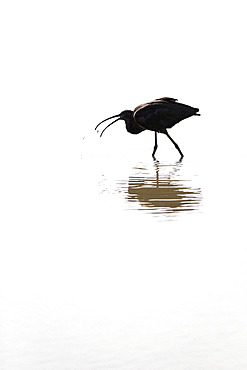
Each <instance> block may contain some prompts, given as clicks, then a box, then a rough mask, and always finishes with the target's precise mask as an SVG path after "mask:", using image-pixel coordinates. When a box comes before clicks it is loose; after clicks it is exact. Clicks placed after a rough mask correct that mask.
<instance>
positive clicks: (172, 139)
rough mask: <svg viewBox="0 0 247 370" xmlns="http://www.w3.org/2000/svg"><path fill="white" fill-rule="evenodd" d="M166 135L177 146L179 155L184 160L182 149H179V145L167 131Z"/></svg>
mask: <svg viewBox="0 0 247 370" xmlns="http://www.w3.org/2000/svg"><path fill="white" fill-rule="evenodd" d="M165 134H166V136H167V137H168V138H169V139H170V140H171V142H172V143H173V145H174V146H175V148H176V149H177V150H178V151H179V153H180V155H181V159H182V158H183V156H184V155H183V153H182V152H181V149H180V148H179V146H178V144H177V143H176V142H175V141H174V140H173V139H172V138H171V136H170V135H169V134H168V132H167V130H166V132H165Z"/></svg>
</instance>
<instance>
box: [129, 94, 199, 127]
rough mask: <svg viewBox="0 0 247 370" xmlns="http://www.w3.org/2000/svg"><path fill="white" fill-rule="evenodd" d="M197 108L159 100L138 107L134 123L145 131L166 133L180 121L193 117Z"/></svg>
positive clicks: (163, 99) (173, 100)
mask: <svg viewBox="0 0 247 370" xmlns="http://www.w3.org/2000/svg"><path fill="white" fill-rule="evenodd" d="M196 112H198V109H197V108H192V107H190V106H188V105H185V104H181V103H177V102H176V99H173V98H160V99H156V100H153V101H151V102H149V103H146V104H142V105H139V106H138V107H136V108H135V110H134V119H135V121H136V123H137V124H138V125H140V126H142V127H144V128H146V129H147V130H152V131H157V132H166V129H167V128H171V127H173V126H174V125H175V124H176V123H178V122H180V121H181V120H183V119H185V118H188V117H190V116H193V115H194V114H196Z"/></svg>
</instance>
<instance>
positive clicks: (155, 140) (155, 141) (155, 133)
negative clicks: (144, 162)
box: [152, 131, 158, 159]
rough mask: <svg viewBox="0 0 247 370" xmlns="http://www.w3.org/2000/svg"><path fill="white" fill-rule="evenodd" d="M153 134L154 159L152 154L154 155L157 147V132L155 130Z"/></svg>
mask: <svg viewBox="0 0 247 370" xmlns="http://www.w3.org/2000/svg"><path fill="white" fill-rule="evenodd" d="M154 135H155V139H154V150H153V154H152V156H153V158H154V159H155V156H154V155H155V152H156V150H157V148H158V144H157V132H156V131H155V132H154Z"/></svg>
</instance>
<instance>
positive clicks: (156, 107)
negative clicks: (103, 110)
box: [95, 97, 200, 159]
mask: <svg viewBox="0 0 247 370" xmlns="http://www.w3.org/2000/svg"><path fill="white" fill-rule="evenodd" d="M198 112H199V109H198V108H193V107H191V106H189V105H185V104H182V103H179V102H178V101H177V99H174V98H167V97H165V98H160V99H155V100H153V101H151V102H149V103H145V104H141V105H138V106H137V107H136V108H135V109H134V110H133V111H132V110H124V111H122V112H121V113H120V114H117V115H114V116H111V117H109V118H106V119H104V120H103V121H101V122H100V123H99V124H98V125H97V126H96V127H95V130H97V128H98V127H99V125H101V124H102V123H103V122H106V121H108V120H109V119H112V118H117V119H116V120H114V121H113V122H111V123H110V124H109V125H108V126H106V127H105V128H104V130H103V131H102V132H101V134H100V137H101V136H102V135H103V133H104V132H105V130H106V129H107V128H108V127H109V126H111V125H112V124H113V123H115V122H117V121H119V120H124V121H125V126H126V130H127V131H128V132H129V133H131V134H134V135H137V134H140V133H141V132H142V131H145V130H150V131H154V134H155V142H154V148H153V152H152V156H153V158H154V159H155V153H156V150H157V148H158V140H157V133H162V134H165V135H166V136H167V137H168V138H169V139H170V140H171V142H172V143H173V145H174V146H175V148H176V149H177V150H178V152H179V154H180V156H181V158H180V159H182V158H183V157H184V155H183V153H182V151H181V149H180V148H179V146H178V144H177V143H176V142H175V141H174V140H173V139H172V138H171V136H170V135H169V134H168V132H167V129H170V128H172V127H173V126H174V125H176V124H177V123H178V122H180V121H182V120H184V119H186V118H189V117H191V116H200V114H199V113H198Z"/></svg>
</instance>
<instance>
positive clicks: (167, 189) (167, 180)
mask: <svg viewBox="0 0 247 370" xmlns="http://www.w3.org/2000/svg"><path fill="white" fill-rule="evenodd" d="M181 165H182V163H181V162H179V163H177V164H175V165H173V166H161V165H160V164H159V163H158V162H155V172H156V173H155V172H154V176H151V175H149V176H148V175H145V171H144V169H142V170H140V169H139V171H138V172H139V173H137V174H136V175H135V176H130V177H129V184H128V195H127V198H128V200H129V201H130V202H135V201H138V202H139V203H140V205H141V206H142V207H144V208H146V209H150V210H151V211H152V212H153V213H176V212H180V211H193V210H198V209H199V206H200V203H201V189H200V188H192V187H191V186H189V184H190V181H186V180H182V179H180V178H179V173H178V172H179V169H180V166H181ZM165 167H166V168H165ZM167 170H168V172H167ZM161 173H162V175H161Z"/></svg>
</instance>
